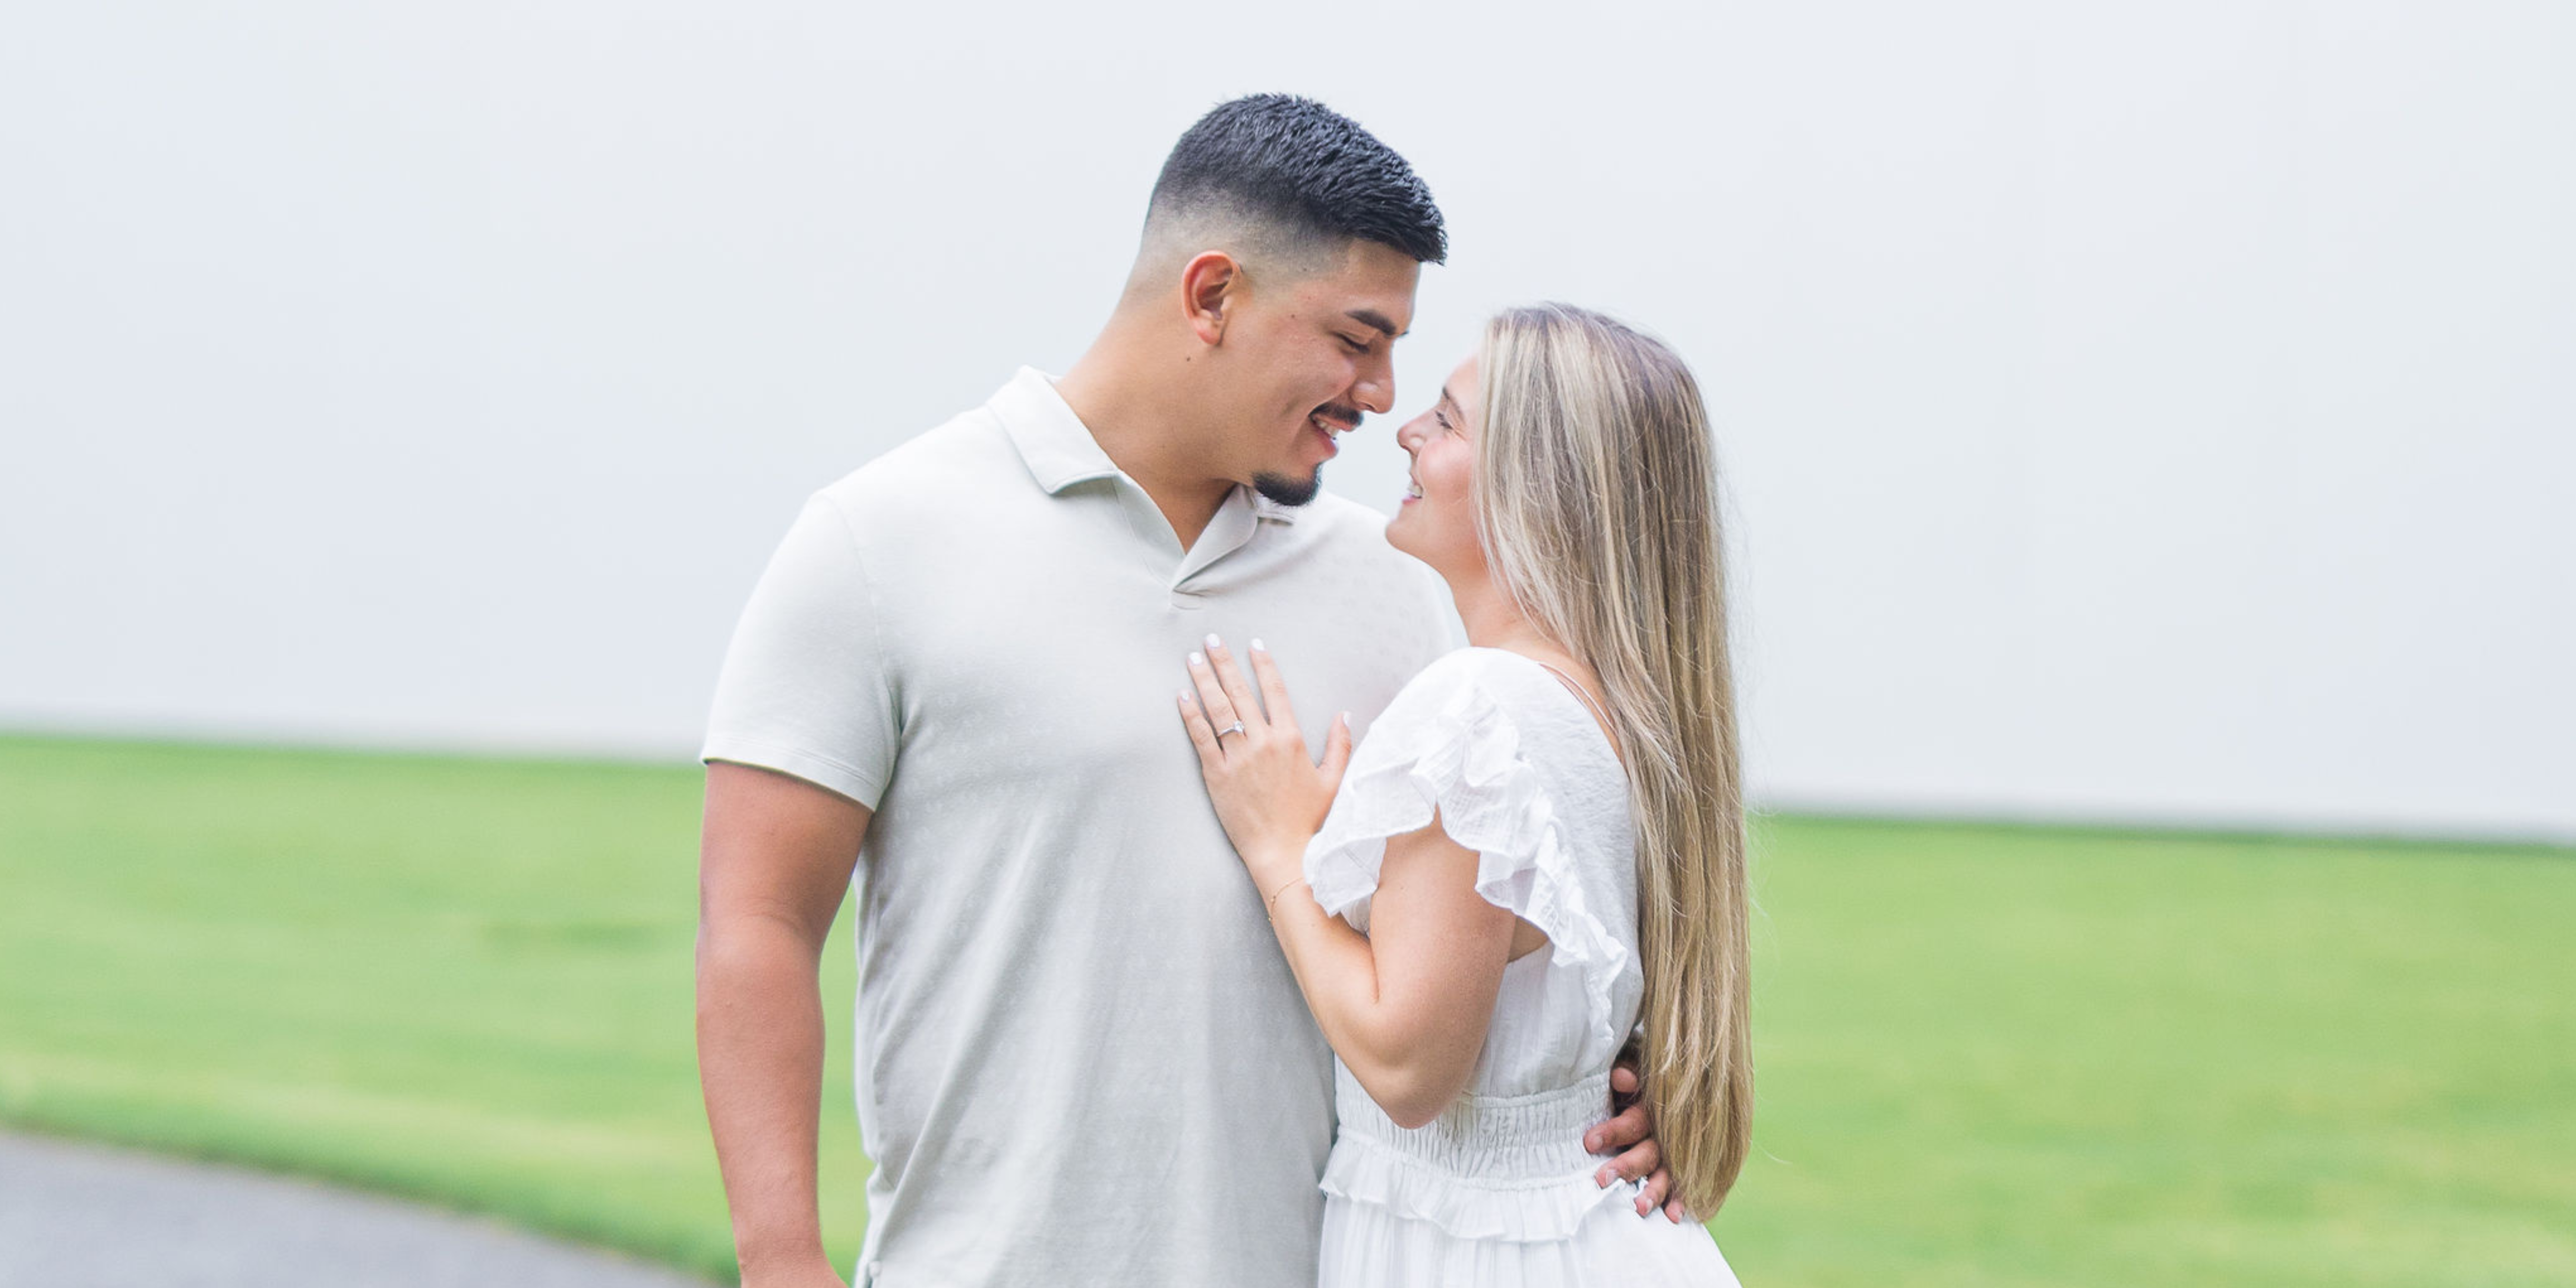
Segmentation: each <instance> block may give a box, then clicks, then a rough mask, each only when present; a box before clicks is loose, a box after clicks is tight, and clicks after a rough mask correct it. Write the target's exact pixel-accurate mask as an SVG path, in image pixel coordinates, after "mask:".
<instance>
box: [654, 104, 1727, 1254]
mask: <svg viewBox="0 0 2576 1288" xmlns="http://www.w3.org/2000/svg"><path fill="white" fill-rule="evenodd" d="M1444 253H1445V235H1444V232H1443V229H1442V224H1441V219H1440V214H1439V211H1438V209H1437V208H1436V207H1435V206H1434V205H1433V204H1432V202H1431V198H1430V194H1429V192H1428V191H1427V190H1426V189H1425V188H1424V187H1423V185H1422V184H1421V182H1420V181H1419V180H1418V179H1417V178H1416V177H1415V176H1414V174H1413V172H1412V170H1411V168H1410V167H1409V166H1408V165H1407V164H1406V163H1405V162H1404V160H1403V158H1401V157H1399V156H1397V155H1396V154H1395V153H1394V152H1393V151H1391V150H1389V149H1388V148H1386V147H1385V145H1383V144H1381V143H1380V142H1378V140H1376V139H1375V138H1374V137H1372V136H1370V135H1369V134H1368V133H1367V132H1366V131H1364V130H1362V129H1360V128H1359V127H1358V126H1357V125H1355V124H1353V123H1352V122H1350V121H1348V120H1346V119H1344V118H1342V117H1340V116H1338V115H1336V114H1334V113H1332V112H1331V111H1329V110H1328V109H1326V108H1324V107H1322V106H1321V105H1319V104H1316V103H1313V102H1310V101H1307V100H1302V99H1296V98H1290V97H1285V96H1276V95H1269V96H1259V97H1254V98H1247V99H1240V100H1237V101H1234V102H1231V103H1227V104H1224V105H1222V106H1220V107H1218V108H1216V109H1215V110H1214V111H1212V112H1210V113H1209V114H1208V115H1207V116H1206V117H1205V118H1203V119H1201V120H1200V121H1199V122H1198V123H1197V124H1196V125H1194V126H1193V127H1191V129H1190V130H1189V131H1188V133H1186V134H1185V135H1183V137H1182V138H1181V140H1180V142H1179V143H1178V144H1177V145H1176V146H1175V147H1174V149H1173V151H1172V154H1171V156H1170V158H1169V159H1168V160H1167V162H1166V163H1165V165H1164V168H1163V171H1162V174H1161V177H1160V178H1159V180H1158V181H1157V182H1156V185H1155V189H1154V194H1153V198H1152V201H1151V204H1150V206H1149V210H1148V214H1147V220H1146V227H1145V236H1144V240H1143V245H1142V247H1141V248H1140V250H1139V252H1138V255H1137V259H1136V264H1135V267H1134V269H1133V271H1132V273H1131V275H1130V277H1129V280H1128V283H1127V286H1126V290H1125V292H1124V295H1123V297H1122V298H1121V300H1120V301H1119V304H1118V306H1117V308H1116V310H1115V311H1114V312H1113V314H1112V316H1111V318H1110V319H1109V321H1108V323H1107V324H1106V325H1105V326H1104V327H1103V329H1102V331H1101V333H1100V335H1099V337H1098V339H1097V340H1096V341H1095V342H1094V343H1093V345H1092V347H1091V348H1090V350H1089V351H1088V352H1086V353H1085V354H1084V355H1083V357H1082V358H1081V359H1080V360H1079V361H1078V362H1077V363H1076V364H1075V365H1074V367H1073V368H1072V369H1071V370H1070V371H1068V372H1067V373H1066V375H1065V376H1064V377H1063V378H1062V379H1061V380H1056V381H1050V380H1048V379H1047V378H1046V377H1044V376H1042V375H1040V374H1038V373H1036V372H1034V371H1027V370H1023V371H1022V372H1021V373H1020V374H1019V375H1018V377H1016V378H1015V379H1013V380H1012V381H1011V382H1010V383H1009V384H1008V385H1006V386H1004V387H1003V388H1002V390H1001V391H1000V392H999V393H997V394H995V395H994V397H993V398H992V400H991V401H990V402H988V403H987V404H985V405H984V406H983V407H981V408H978V409H976V410H974V411H971V412H968V413H966V414H965V415H963V416H960V417H958V418H957V419H955V420H953V421H951V422H949V423H948V424H946V425H944V426H942V427H940V428H938V429H935V430H933V431H931V432H929V433H927V434H924V435H922V436H920V437H918V438H915V439H913V440H911V441H910V442H908V443H906V444H904V445H903V446H901V447H899V448H897V449H895V450H894V451H893V452H890V453H888V454H887V455H885V456H884V457H882V458H880V459H879V460H877V461H875V462H873V463H871V464H869V465H868V466H866V467H864V468H862V469H860V470H858V471H857V472H856V473H853V474H851V475H850V476H848V477H847V478H844V479H842V480H841V481H840V482H838V483H836V484H833V485H832V486H830V487H828V488H826V489H824V490H823V491H822V492H820V493H818V494H817V495H816V496H815V497H814V498H813V499H812V501H810V502H809V503H808V505H807V506H806V508H805V510H804V512H803V514H802V515H801V516H800V517H799V518H798V519H797V521H796V523H795V525H794V527H793V528H792V529H791V530H790V532H789V534H788V536H787V538H786V539H785V541H784V542H783V543H782V545H781V546H780V548H779V550H778V552H777V554H776V555H775V556H774V557H773V558H772V560H771V562H770V565H769V567H768V569H767V571H766V572H764V573H763V575H762V577H761V579H760V582H759V585H758V588H757V589H756V590H755V591H754V592H753V595H752V599H751V602H750V604H749V605H748V607H747V608H746V609H745V611H744V614H743V618H742V621H741V624H740V625H739V627H738V628H737V631H736V633H735V637H734V641H733V644H732V647H731V649H730V650H729V652H728V654H727V656H726V661H725V666H724V671H723V675H722V678H721V680H720V681H719V684H718V686H717V696H716V701H715V709H714V713H713V716H712V718H711V721H710V729H709V733H708V739H707V745H706V752H705V754H706V758H707V761H708V775H707V804H706V823H705V837H704V847H703V857H702V870H701V895H702V916H701V926H700V935H699V948H698V984H699V995H698V1039H699V1055H700V1070H701V1078H702V1082H703V1084H704V1089H705V1093H706V1103H707V1111H708V1117H709V1121H710V1125H711V1127H712V1129H713V1132H714V1136H715V1143H716V1147H717V1155H718V1159H719V1162H720V1165H721V1168H722V1171H723V1176H724V1184H725V1191H726V1197H727V1201H728V1203H729V1205H730V1207H731V1210H732V1215H733V1224H734V1235H735V1244H736V1249H737V1252H738V1254H739V1256H740V1258H741V1263H742V1269H743V1280H744V1283H745V1284H747V1285H752V1286H753V1288H766V1286H768V1285H790V1284H793V1285H817V1286H822V1285H834V1284H838V1283H840V1282H841V1281H840V1279H839V1278H838V1276H837V1275H836V1274H835V1272H834V1271H833V1269H832V1268H831V1267H830V1266H829V1264H828V1263H827V1262H826V1261H825V1259H824V1256H823V1249H822V1243H821V1237H820V1232H819V1221H818V1218H817V1208H816V1190H815V1175H814V1173H815V1130H816V1129H815V1120H816V1106H817V1102H818V1099H819V1096H820V1091H819V1081H820V1076H821V1065H822V1048H823V1022H822V1015H821V1007H820V1002H819V992H818V988H817V980H816V961H817V957H818V954H819V952H820V949H821V945H822V942H823V939H824V936H825V934H826V933H827V932H828V930H829V929H830V926H831V922H832V919H833V917H834V915H835V914H836V912H837V911H838V908H839V905H840V902H841V900H842V897H843V895H844V893H845V891H846V890H847V889H848V888H849V886H850V883H851V879H852V876H853V874H854V872H855V873H857V874H858V875H859V882H858V890H859V895H858V908H859V912H858V916H859V918H860V927H859V933H858V952H859V997H858V1006H857V1015H856V1017H855V1019H856V1023H857V1025H858V1040H857V1043H856V1046H857V1059H856V1061H855V1066H856V1068H855V1075H856V1082H857V1087H856V1093H857V1101H858V1110H859V1120H860V1126H861V1129H862V1132H863V1134H864V1136H865V1139H866V1144H867V1147H868V1149H869V1152H870V1153H871V1155H872V1156H873V1157H874V1159H875V1164H876V1169H875V1172H874V1174H873V1175H872V1176H871V1177H870V1179H869V1182H868V1216H869V1221H868V1233H867V1242H866V1247H865V1249H864V1251H863V1252H862V1254H861V1259H860V1264H859V1266H858V1268H857V1273H856V1275H855V1276H854V1277H855V1279H856V1281H857V1282H858V1283H859V1284H861V1285H869V1284H874V1285H879V1286H880V1288H911V1286H913V1285H933V1284H939V1285H947V1284H978V1285H981V1284H1007V1285H1020V1284H1026V1285H1050V1286H1052V1285H1064V1284H1093V1283H1097V1284H1120V1285H1129V1284H1134V1285H1166V1284H1168V1285H1194V1286H1195V1285H1208V1286H1211V1288H1236V1286H1243V1288H1261V1286H1264V1285H1278V1286H1280V1288H1287V1286H1288V1285H1303V1284H1311V1283H1315V1282H1318V1281H1319V1278H1320V1281H1321V1282H1323V1283H1326V1284H1350V1285H1373V1284H1387V1285H1396V1284H1500V1285H1513V1284H1527V1285H1541V1284H1612V1283H1617V1284H1649V1285H1661V1284H1671V1285H1684V1284H1687V1285H1700V1284H1721V1285H1723V1284H1732V1283H1733V1282H1734V1278H1733V1276H1732V1274H1731V1273H1729V1271H1728V1270H1727V1268H1726V1264H1725V1262H1724V1261H1723V1259H1722V1258H1721V1257H1720V1256H1719V1255H1718V1252H1717V1249H1716V1247H1715V1245H1714V1244H1713V1243H1712V1242H1711V1241H1710V1239H1709V1237H1708V1235H1707V1233H1706V1232H1705V1231H1704V1230H1702V1229H1701V1228H1700V1227H1699V1226H1697V1225H1696V1224H1695V1223H1693V1222H1691V1221H1689V1220H1688V1219H1687V1218H1686V1217H1685V1210H1686V1209H1687V1210H1688V1211H1695V1212H1700V1213H1706V1212H1709V1211H1713V1210H1715V1207H1716V1205H1717V1204H1718V1202H1720V1201H1721V1200H1722V1199H1723V1198H1724V1196H1725V1192H1726V1190H1727V1188H1728V1187H1729V1186H1730V1185H1731V1184H1732V1183H1733V1180H1734V1177H1735V1174H1736V1172H1737V1170H1738V1169H1739V1167H1740V1166H1741V1162H1742V1159H1743V1156H1744V1151H1745V1144H1746V1140H1747V1134H1748V1124H1749V1116H1750V1108H1751V1104H1750V1101H1751V1073H1750V1069H1751V1066H1750V1057H1749V1050H1748V1037H1747V1033H1748V1030H1747V1015H1746V1010H1747V1003H1746V988H1745V964H1744V958H1745V951H1744V950H1745V916H1744V911H1745V909H1744V877H1743V852H1744V846H1743V823H1742V811H1741V806H1740V801H1739V793H1738V784H1737V769H1736V762H1735V745H1736V744H1735V736H1734V724H1733V716H1732V704H1733V698H1732V690H1731V686H1730V682H1729V675H1728V666H1727V653H1726V640H1725V615H1724V606H1723V598H1722V589H1721V585H1722V579H1721V576H1720V570H1719V556H1718V540H1717V529H1716V521H1715V510H1714V505H1715V491H1716V489H1715V480H1714V477H1713V467H1712V464H1711V460H1710V451H1709V443H1708V437H1707V425H1706V420H1705V417H1704V414H1703V412H1702V409H1701V406H1700V401H1699V396H1698V392H1697V389H1696V387H1695V385H1694V384H1693V382H1692V380H1691V377H1690V375H1689V373H1688V371H1687V370H1686V369H1684V367H1683V366H1682V364H1681V363H1680V362H1679V360H1678V359H1677V358H1675V357H1674V356H1673V354H1672V353H1671V352H1670V351H1669V350H1667V349H1665V348H1664V347H1663V346H1661V345H1659V344H1657V343H1655V342H1654V341H1652V340H1649V339H1646V338H1645V337H1643V336H1641V335H1639V334H1637V333H1636V332H1633V331H1630V330H1628V329H1627V328H1625V327H1622V326H1620V325H1619V324H1617V323H1614V322H1611V321H1609V320H1607V319H1605V318H1602V317H1599V316H1598V315H1594V314H1590V313H1586V312H1582V311H1580V310H1575V309H1568V308H1562V307H1545V308H1535V309H1520V310H1513V311H1509V312H1506V313H1504V314H1502V315H1500V316H1498V317H1496V318H1495V319H1493V321H1492V322H1491V323H1490V324H1489V325H1488V326H1487V328H1486V332H1485V336H1484V340H1483V343H1482V344H1481V345H1480V346H1479V348H1478V350H1477V352H1476V353H1475V354H1474V355H1473V356H1471V357H1470V358H1469V359H1468V360H1467V362H1465V363H1464V364H1462V365H1461V366H1460V367H1459V368H1458V370H1457V371H1456V373H1455V374H1453V375H1452V376H1451V377H1450V378H1449V380H1448V382H1447V384H1446V385H1445V387H1444V388H1443V389H1442V390H1441V391H1440V394H1439V397H1438V399H1437V400H1436V402H1434V403H1433V404H1432V406H1431V407H1430V409H1429V410H1427V411H1424V412H1423V413H1422V414H1421V415H1419V416H1417V417H1415V418H1414V419H1413V420H1412V421H1410V422H1409V423H1407V424H1406V425H1405V426H1404V428H1403V429H1402V430H1400V431H1399V432H1398V441H1399V442H1400V443H1401V444H1402V445H1403V447H1404V448H1405V450H1406V451H1407V453H1408V454H1409V455H1410V456H1411V458H1412V462H1413V464H1412V470H1411V474H1412V478H1413V482H1414V487H1413V488H1412V489H1411V490H1410V491H1409V493H1408V496H1407V497H1406V499H1405V501H1404V503H1403V504H1402V506H1401V507H1400V509H1399V513H1398V514H1397V516H1396V518H1395V520H1394V521H1393V522H1392V523H1387V522H1385V521H1384V520H1383V519H1382V518H1381V516H1378V515H1376V514H1374V513H1371V512H1369V511H1367V510H1365V509H1363V508H1361V507H1359V506H1356V505H1352V504H1349V503H1347V502H1343V501H1340V500H1338V499H1336V498H1332V497H1324V496H1320V495H1319V493H1318V486H1319V478H1320V473H1319V472H1320V469H1321V467H1322V465H1323V463H1324V462H1325V461H1326V460H1328V459H1330V458H1331V457H1332V456H1333V455H1334V453H1335V450H1336V448H1335V444H1334V440H1335V439H1336V438H1337V437H1338V436H1339V435H1340V434H1342V433H1345V432H1348V431H1349V430H1351V429H1354V428H1356V427H1357V425H1358V423H1359V419H1360V416H1361V414H1362V413H1363V412H1364V411H1374V412H1379V413H1384V412H1387V411H1389V410H1391V409H1392V407H1393V405H1394V388H1393V383H1394V382H1393V368H1392V364H1391V359H1390V350H1391V346H1392V344H1393V342H1394V341H1395V339H1396V338H1397V337H1398V336H1400V335H1401V334H1403V332H1404V331H1405V330H1406V328H1407V327H1408V326H1409V325H1410V322H1411V318H1412V313H1413V297H1414V288H1415V284H1416V280H1417V277H1418V274H1419V271H1420V265H1421V264H1422V263H1424V262H1438V261H1440V260H1441V259H1442V258H1443V256H1444ZM1425 565H1428V566H1429V568H1430V569H1431V570H1432V571H1434V572H1436V573H1437V574H1438V581H1435V580H1434V579H1432V578H1431V577H1430V576H1429V575H1427V574H1426V573H1425V572H1424V566H1425ZM1441 582H1445V583H1446V585H1445V589H1446V591H1447V593H1448V595H1449V596H1450V598H1451V602H1453V603H1454V605H1455V609H1456V612H1457V614H1458V616H1459V617H1460V618H1462V619H1463V620H1464V622H1465V624H1466V627H1467V633H1468V640H1469V644H1470V647H1468V648H1467V649H1464V650H1460V651H1455V652H1452V651H1450V649H1449V644H1450V637H1449V627H1448V624H1447V621H1448V619H1447V613H1446V611H1445V609H1444V606H1443V604H1442V602H1441V600H1440V599H1439V597H1438V596H1439V594H1440V591H1441V590H1442V589H1443V587H1442V586H1441V585H1440V583H1441ZM1221 641H1244V642H1245V644H1246V646H1245V647H1244V648H1243V649H1242V650H1241V651H1240V653H1238V652H1237V651H1236V650H1235V649H1234V648H1231V647H1228V646H1227V645H1225V644H1224V643H1222V642H1221ZM1274 655H1275V656H1276V657H1277V658H1278V659H1279V660H1278V661H1276V662H1274V661H1273V660H1272V659H1273V656H1274ZM1176 682H1177V684H1178V685H1179V686H1180V691H1179V693H1178V694H1177V698H1176V695H1175V684H1176ZM1292 695H1293V698H1294V702H1293V703H1292V701H1291V698H1292ZM1176 700H1177V706H1178V710H1179V715H1180V719H1181V724H1182V726H1183V727H1182V729H1181V730H1178V731H1176V730H1174V729H1173V727H1172V722H1173V711H1174V706H1173V705H1172V704H1174V703H1175V702H1176ZM1299 711H1304V712H1308V713H1328V712H1329V713H1339V714H1337V715H1334V716H1333V718H1332V719H1331V720H1330V722H1329V723H1328V724H1316V723H1313V722H1311V719H1301V717H1300V716H1299V715H1298V712H1299ZM1183 733H1186V734H1187V737H1186V739H1185V738H1184V737H1183V736H1182V735H1183ZM1355 743H1356V747H1355V746H1354V744H1355ZM1313 746H1321V747H1322V748H1323V763H1322V764H1321V765H1320V766H1319V765H1317V764H1316V763H1315V762H1314V761H1313V760H1312V759H1311V758H1310V756H1309V753H1308V750H1307V749H1308V748H1309V747H1313ZM1211 805H1213V808H1211ZM1229 843H1230V844H1229ZM1229 850H1231V852H1232V854H1233V855H1234V856H1239V859H1240V862H1235V861H1232V860H1230V859H1229V857H1228V852H1229ZM862 856H864V858H865V863H864V865H862V864H861V863H860V859H861V857H862ZM1632 1032H1633V1034H1634V1035H1635V1038H1636V1045H1637V1047H1638V1048H1639V1050H1640V1051H1641V1055H1640V1056H1639V1057H1638V1058H1637V1060H1636V1064H1637V1066H1638V1067H1637V1068H1629V1067H1620V1068H1615V1069H1614V1067H1613V1062H1614V1060H1617V1059H1620V1058H1621V1057H1620V1050H1621V1048H1622V1046H1623V1044H1627V1043H1629V1042H1630V1041H1631V1037H1632ZM1640 1071H1642V1084H1643V1085H1642V1095H1641V1096H1640V1098H1639V1103H1637V1104H1634V1105H1631V1106H1629V1107H1628V1108H1627V1109H1626V1110H1625V1111H1624V1112H1621V1113H1619V1114H1617V1115H1615V1116H1612V1115H1611V1112H1610V1111H1611V1109H1612V1107H1613V1105H1612V1100H1613V1096H1614V1093H1619V1094H1626V1093H1630V1092H1635V1091H1638V1090H1640V1088H1639V1087H1638V1081H1639V1073H1640ZM1649 1107H1651V1109H1652V1111H1653V1119H1654V1131H1653V1133H1652V1136H1653V1138H1649V1133H1648V1131H1647V1129H1646V1121H1647V1113H1646V1110H1647V1109H1648V1108H1649ZM1605 1118H1606V1119H1607V1121H1604V1119H1605ZM1659 1164H1669V1169H1668V1170H1667V1169H1666V1168H1663V1167H1659ZM1319 1181H1320V1186H1319V1184H1318V1182H1319Z"/></svg>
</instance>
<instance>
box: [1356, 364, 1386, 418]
mask: <svg viewBox="0 0 2576 1288" xmlns="http://www.w3.org/2000/svg"><path fill="white" fill-rule="evenodd" d="M1351 401H1353V402H1356V403H1358V404H1359V405H1360V406H1362V407H1366V408H1368V409H1369V410H1370V411H1373V412H1376V413H1377V414H1378V415H1380V416H1383V415H1385V414H1387V413H1388V412H1390V411H1393V410H1395V364H1394V363H1392V362H1386V361H1381V362H1379V364H1378V365H1377V366H1375V367H1374V368H1372V369H1371V370H1370V371H1369V373H1368V374H1367V375H1365V376H1362V377H1360V382H1359V383H1358V384H1356V385H1353V386H1351Z"/></svg>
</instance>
